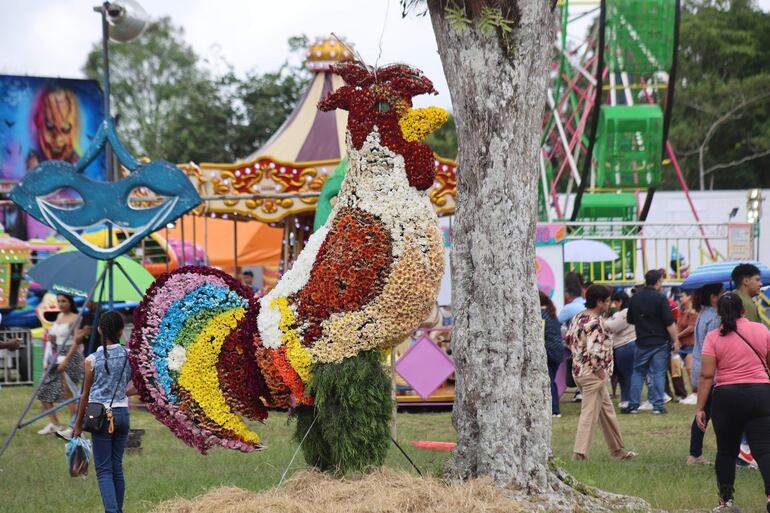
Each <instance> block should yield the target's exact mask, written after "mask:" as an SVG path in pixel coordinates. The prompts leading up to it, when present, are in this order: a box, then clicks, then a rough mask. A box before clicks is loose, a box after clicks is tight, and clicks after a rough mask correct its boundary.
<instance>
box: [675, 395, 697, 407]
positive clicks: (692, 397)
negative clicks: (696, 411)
mask: <svg viewBox="0 0 770 513" xmlns="http://www.w3.org/2000/svg"><path fill="white" fill-rule="evenodd" d="M679 404H689V405H691V406H694V405H696V404H698V394H690V395H688V396H687V397H685V398H684V399H682V400H681V401H679Z"/></svg>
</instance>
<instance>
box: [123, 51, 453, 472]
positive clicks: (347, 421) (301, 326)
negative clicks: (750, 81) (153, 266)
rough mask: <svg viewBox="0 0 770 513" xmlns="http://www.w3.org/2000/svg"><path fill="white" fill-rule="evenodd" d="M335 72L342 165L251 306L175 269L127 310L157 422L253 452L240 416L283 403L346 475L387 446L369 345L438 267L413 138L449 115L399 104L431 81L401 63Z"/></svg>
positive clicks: (416, 305)
mask: <svg viewBox="0 0 770 513" xmlns="http://www.w3.org/2000/svg"><path fill="white" fill-rule="evenodd" d="M335 71H336V72H337V73H339V75H340V76H341V77H342V78H343V79H344V81H345V85H344V86H343V87H341V88H339V89H338V90H336V91H334V92H332V93H331V94H330V95H329V96H328V97H327V98H325V99H324V100H322V101H321V102H320V104H319V108H320V109H321V110H325V111H330V110H334V109H345V110H347V111H348V113H349V116H348V134H347V152H348V159H349V164H348V171H347V174H346V176H345V180H344V182H343V184H342V186H341V189H340V192H339V195H338V196H337V202H336V204H335V206H334V209H333V210H332V213H331V215H330V216H329V218H328V219H327V221H326V223H325V224H324V225H323V226H322V227H321V228H320V229H318V230H317V231H316V232H315V233H314V234H313V235H312V236H311V237H310V239H309V241H308V242H307V244H306V246H305V248H304V250H303V251H302V253H301V254H300V255H299V257H298V258H297V260H296V261H295V262H294V265H293V266H292V268H291V269H289V270H288V271H287V272H286V273H285V274H284V275H283V277H282V278H281V280H280V281H279V283H278V284H277V285H276V287H275V288H274V289H273V290H272V291H271V292H270V293H269V294H267V295H266V296H265V297H263V298H262V299H261V300H259V303H258V304H257V303H256V302H255V301H253V300H251V299H250V298H249V297H248V294H247V293H245V292H244V291H243V290H241V289H240V288H239V287H237V286H236V285H235V284H234V283H232V281H231V280H228V279H227V278H226V277H225V276H222V275H221V273H217V272H214V271H211V270H202V269H200V268H182V269H179V270H177V271H175V272H174V273H172V274H171V275H170V276H165V277H162V278H160V279H159V283H158V285H157V286H156V287H154V288H153V289H151V291H150V292H149V293H148V295H147V297H146V298H145V301H144V302H143V304H142V306H141V307H140V309H139V320H140V323H141V324H142V325H141V327H140V328H139V329H137V330H136V331H135V335H134V337H133V340H132V363H133V365H134V368H135V369H136V370H137V372H136V373H135V383H136V384H137V387H138V389H139V390H140V391H142V393H143V396H144V399H145V400H146V401H147V402H148V403H149V405H148V406H149V407H150V410H151V411H153V413H155V415H156V417H158V418H159V420H161V421H162V422H164V423H166V424H167V425H168V426H169V427H171V428H172V430H174V432H175V433H176V434H177V435H178V436H180V438H182V439H183V440H186V441H187V442H188V443H190V444H191V445H193V446H195V447H197V448H199V449H200V450H201V451H205V450H206V449H208V448H209V447H210V446H212V445H223V446H226V447H232V448H238V449H241V450H253V449H256V448H259V447H261V445H260V442H259V439H258V437H257V436H256V434H254V433H253V432H252V431H250V430H249V429H248V427H247V426H246V424H245V423H244V421H243V420H242V419H241V417H240V416H239V414H243V415H246V416H248V417H251V418H255V419H263V418H264V417H265V416H266V412H265V410H264V406H263V405H262V403H261V400H264V402H266V403H268V404H270V405H273V406H279V407H288V408H290V409H291V410H292V411H294V412H295V413H296V415H297V417H298V423H297V426H298V427H297V437H298V439H299V440H304V442H303V450H304V454H305V457H306V459H307V461H308V463H310V464H312V465H315V466H317V467H319V468H321V469H324V470H330V471H336V472H343V473H344V472H347V471H349V470H359V469H362V468H364V467H366V466H369V465H377V464H381V463H382V461H383V460H384V457H385V453H386V452H387V447H388V442H389V429H388V422H389V420H390V416H391V412H392V399H391V395H390V394H391V389H390V380H389V378H388V376H387V374H386V372H385V371H384V370H383V368H382V364H381V359H382V352H383V350H387V349H389V348H391V347H393V346H394V345H396V344H398V343H400V342H402V341H403V340H404V339H405V338H406V337H408V336H409V335H410V333H411V332H412V331H413V330H414V329H415V328H416V327H417V326H418V325H419V324H420V322H421V321H423V320H424V319H425V318H426V317H427V316H428V314H429V313H430V311H431V307H432V305H433V304H434V302H435V299H436V295H437V293H438V288H439V285H440V281H441V276H442V274H443V271H444V250H443V244H442V237H441V231H440V229H439V227H438V224H437V220H436V215H435V212H434V210H433V208H432V206H431V203H430V201H429V199H428V196H427V192H426V190H427V189H428V188H429V187H430V186H431V185H432V184H433V178H434V176H433V175H434V157H433V153H432V152H431V150H430V148H429V147H428V146H426V145H425V144H423V143H422V140H423V139H424V138H425V137H426V136H427V135H428V134H429V133H431V132H432V131H433V130H435V129H436V128H438V127H439V126H441V125H442V124H443V123H444V122H445V121H446V119H447V113H446V111H443V110H442V109H437V108H432V107H431V108H427V109H412V98H413V97H414V96H416V95H419V94H425V93H435V91H434V89H433V85H432V83H431V82H430V80H428V79H427V78H426V77H425V76H423V75H422V73H421V72H419V71H418V70H416V69H413V68H411V67H408V66H405V65H401V64H396V65H390V66H387V67H384V68H380V69H372V68H369V67H367V66H366V65H364V64H362V63H359V62H349V63H344V64H341V65H339V66H337V67H336V69H335ZM169 289H174V290H175V292H173V293H172V292H170V290H169ZM169 315H171V316H172V317H170V318H169V322H166V317H168V316H169ZM254 319H256V323H255V322H253V320H254ZM148 321H149V322H148ZM164 322H165V324H164ZM174 326H179V328H178V329H176V330H175V331H174ZM168 330H171V332H169V331H168ZM249 339H250V340H251V343H247V342H245V341H246V340H249ZM239 361H243V364H242V365H239ZM251 361H254V362H256V364H257V365H256V368H255V367H254V366H253V365H252V363H251ZM234 367H235V368H234Z"/></svg>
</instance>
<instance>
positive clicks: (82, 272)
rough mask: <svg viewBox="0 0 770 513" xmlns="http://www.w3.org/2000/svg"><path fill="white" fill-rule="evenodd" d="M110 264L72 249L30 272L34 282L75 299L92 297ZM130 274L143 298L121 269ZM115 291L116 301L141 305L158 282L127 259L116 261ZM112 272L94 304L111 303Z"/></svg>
mask: <svg viewBox="0 0 770 513" xmlns="http://www.w3.org/2000/svg"><path fill="white" fill-rule="evenodd" d="M106 265H107V262H106V261H104V260H96V259H94V258H91V257H89V256H87V255H84V254H83V253H80V252H79V251H77V250H76V249H74V248H68V249H65V250H62V251H59V252H58V253H56V254H55V255H51V256H50V257H48V258H46V259H45V260H43V261H42V262H40V263H38V264H37V265H36V266H34V267H33V268H32V269H30V270H29V271H28V274H29V276H30V278H32V280H34V281H36V282H37V283H39V284H40V286H41V287H42V288H44V289H46V290H50V291H56V292H63V293H66V294H71V295H73V296H84V297H85V296H88V293H89V292H90V291H91V290H92V289H93V288H94V285H95V284H96V281H97V280H98V279H99V277H100V276H101V275H102V272H103V271H104V268H105V267H106ZM121 267H122V268H123V270H125V271H126V274H128V276H129V277H130V278H131V281H133V282H134V284H135V285H136V286H137V287H138V288H139V290H141V291H142V294H140V293H139V292H137V290H136V289H135V288H134V287H133V285H132V284H131V281H129V280H128V278H126V275H125V274H124V273H123V272H122V271H121V269H120V268H121ZM112 275H113V290H112V293H113V295H112V300H113V301H118V302H123V301H141V300H142V296H143V294H144V292H145V291H146V290H147V288H148V287H149V286H150V285H151V284H152V282H153V281H154V280H155V278H153V276H152V275H151V274H150V273H149V272H148V271H147V269H145V268H144V267H142V265H141V264H139V263H137V262H135V261H133V260H131V259H130V258H128V257H126V256H120V257H118V258H116V259H115V265H114V266H113V268H112ZM109 287H110V280H109V272H108V273H107V275H106V276H105V280H104V287H103V288H102V286H101V284H100V285H99V287H97V288H96V290H95V291H94V301H97V302H99V301H101V302H105V301H109V290H110V288H109Z"/></svg>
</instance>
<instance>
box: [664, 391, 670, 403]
mask: <svg viewBox="0 0 770 513" xmlns="http://www.w3.org/2000/svg"><path fill="white" fill-rule="evenodd" d="M670 402H671V396H670V395H668V394H665V393H664V394H663V404H666V403H670Z"/></svg>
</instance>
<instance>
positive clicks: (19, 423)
mask: <svg viewBox="0 0 770 513" xmlns="http://www.w3.org/2000/svg"><path fill="white" fill-rule="evenodd" d="M106 271H107V269H106V268H105V269H104V270H103V271H102V274H101V275H100V276H99V278H98V279H97V280H96V283H94V286H93V288H92V289H91V291H90V292H89V293H88V297H87V298H86V303H88V302H89V301H91V298H93V297H94V292H96V287H98V286H99V284H100V283H101V282H102V281H103V280H104V277H105V274H106ZM82 318H83V311H82V310H81V311H80V312H79V313H78V316H77V318H75V322H74V323H73V324H72V327H71V328H70V331H69V333H68V335H67V338H69V337H71V336H72V333H73V332H74V331H75V326H78V325H80V321H81V319H82ZM65 340H66V339H65ZM65 347H66V345H65V344H62V347H60V348H59V351H58V353H57V354H56V357H57V359H58V357H59V356H61V355H63V354H64V349H65ZM54 361H55V360H54ZM54 367H55V366H54V365H50V366H49V367H48V368H47V369H46V371H45V372H44V373H43V376H42V377H41V378H40V381H39V382H38V384H37V386H36V387H35V390H34V391H33V392H32V397H30V398H29V401H28V402H27V405H26V406H25V407H24V411H23V412H22V413H21V415H20V416H19V420H18V421H16V424H14V426H13V428H11V432H10V433H8V436H7V437H6V438H5V442H3V446H2V447H0V456H2V455H3V453H5V450H6V449H7V448H8V446H9V445H10V443H11V440H12V439H13V437H14V435H15V434H16V431H18V430H19V429H20V428H21V427H23V426H22V422H23V421H24V417H26V416H27V413H29V410H30V408H32V403H34V402H35V399H36V398H37V392H38V391H39V390H40V386H41V385H42V384H43V381H44V380H45V379H46V378H47V377H48V375H49V374H50V373H51V372H52V370H53V368H54ZM62 406H65V403H62V404H58V405H57V406H56V408H54V409H52V411H55V410H58V409H59V408H61V407H62ZM25 425H26V424H25Z"/></svg>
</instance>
